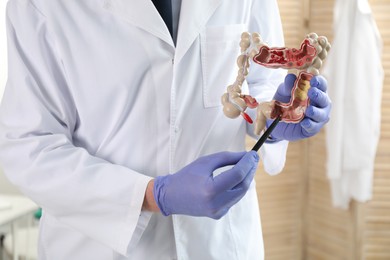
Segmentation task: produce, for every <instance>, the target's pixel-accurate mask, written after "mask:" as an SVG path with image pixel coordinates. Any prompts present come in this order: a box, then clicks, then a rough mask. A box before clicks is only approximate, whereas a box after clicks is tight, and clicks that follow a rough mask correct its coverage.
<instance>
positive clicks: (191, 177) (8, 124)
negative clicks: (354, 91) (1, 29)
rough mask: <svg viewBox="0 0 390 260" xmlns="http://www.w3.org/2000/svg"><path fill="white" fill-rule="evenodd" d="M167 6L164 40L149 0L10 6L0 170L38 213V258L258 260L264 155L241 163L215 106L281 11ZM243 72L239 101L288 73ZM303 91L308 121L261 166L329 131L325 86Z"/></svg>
mask: <svg viewBox="0 0 390 260" xmlns="http://www.w3.org/2000/svg"><path fill="white" fill-rule="evenodd" d="M179 2H180V1H179ZM172 3H173V8H172V10H173V26H172V28H171V33H172V35H171V33H170V31H169V29H168V27H170V26H168V27H167V26H166V25H165V23H164V21H163V19H162V18H161V16H160V15H159V12H158V11H157V9H156V8H155V6H154V5H153V3H152V1H149V0H104V1H103V0H102V1H97V0H90V1H60V0H50V1H49V0H10V1H9V3H8V9H7V24H8V43H9V78H8V82H7V87H6V90H5V93H4V98H3V101H2V105H1V110H0V160H1V164H2V166H3V168H4V171H5V173H6V174H7V176H8V177H9V179H10V180H11V181H12V182H13V183H14V184H15V185H17V186H18V187H19V188H20V190H21V191H22V192H23V193H25V194H26V195H28V196H29V197H31V198H32V199H33V200H34V201H35V202H37V203H38V204H39V205H40V206H42V207H43V217H42V220H41V223H40V238H39V259H40V260H69V259H72V260H85V259H94V260H108V259H116V260H119V259H140V260H144V259H148V260H166V259H180V260H187V259H188V260H189V259H191V260H194V259H195V260H197V259H199V260H200V259H202V260H204V259H221V260H222V259H224V260H225V259H237V260H242V259H262V258H263V242H262V235H261V225H260V218H259V212H258V206H257V205H258V204H257V197H256V190H255V186H254V182H253V181H252V179H253V175H254V172H255V170H256V167H257V163H258V160H259V157H258V155H257V154H256V153H254V152H248V153H246V152H237V151H243V150H244V148H245V146H244V138H245V135H246V133H247V132H249V133H251V132H252V130H251V129H250V127H249V126H248V125H246V124H245V123H244V121H243V120H239V119H237V120H231V119H228V118H226V117H225V116H224V115H223V113H222V109H221V104H220V96H221V95H222V94H223V92H224V90H225V88H226V86H227V84H228V83H229V82H232V80H233V79H232V76H233V75H235V74H236V65H235V58H236V57H237V54H238V51H239V48H238V42H239V40H240V34H241V33H242V32H243V31H257V32H260V33H261V35H262V37H263V38H264V39H265V40H266V41H267V42H268V43H269V44H270V45H273V46H277V45H280V46H283V45H284V44H283V39H282V30H281V24H280V18H279V13H278V8H277V4H276V1H275V0H243V1H231V0H210V1H194V0H182V1H181V3H178V2H177V1H172ZM180 5H181V6H180ZM179 10H180V21H178V20H179ZM252 68H253V70H252V71H251V72H250V75H249V76H248V86H245V88H246V89H248V91H249V92H250V94H251V95H252V96H256V97H257V98H258V100H266V99H267V100H268V99H270V98H272V96H273V95H274V93H275V90H276V88H277V84H279V83H280V82H282V81H283V77H284V75H283V72H281V71H278V70H268V69H265V68H261V67H260V66H252ZM288 78H289V77H287V78H286V82H285V83H284V84H281V86H280V88H279V90H278V93H277V95H276V97H277V98H280V99H283V98H288V96H289V90H290V89H291V81H289V80H288ZM312 86H313V88H312V90H311V92H310V93H309V96H310V97H311V99H312V106H311V107H310V109H308V114H307V118H306V119H305V120H304V121H303V122H302V123H301V124H297V125H288V124H280V125H279V127H278V129H276V130H275V132H274V139H275V140H276V141H275V142H273V143H271V142H270V143H268V144H266V145H265V147H264V148H263V149H262V151H261V153H260V156H261V159H262V161H263V164H264V167H265V170H266V171H267V172H269V173H271V174H275V173H278V172H280V171H281V170H282V168H283V166H284V162H285V152H286V149H287V141H286V140H295V139H300V138H304V137H309V136H312V135H314V134H315V133H317V132H318V131H319V130H320V128H321V127H322V126H323V124H324V123H325V122H326V121H327V120H328V115H329V107H330V106H329V100H328V98H327V95H326V93H325V90H326V83H325V81H324V79H323V78H321V77H317V78H315V79H314V80H313V81H312ZM282 139H284V140H282ZM220 151H226V152H220ZM227 151H230V152H227ZM226 165H234V167H233V168H231V169H226V168H225V169H220V170H218V171H219V172H222V173H220V174H219V175H216V176H214V177H213V172H214V170H216V169H218V168H221V167H223V166H226Z"/></svg>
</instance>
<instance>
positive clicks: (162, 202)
mask: <svg viewBox="0 0 390 260" xmlns="http://www.w3.org/2000/svg"><path fill="white" fill-rule="evenodd" d="M258 161H259V156H258V155H257V153H256V152H253V151H250V152H240V153H232V152H221V153H216V154H211V155H208V156H204V157H201V158H199V159H197V160H195V161H194V162H192V163H190V164H189V165H187V166H186V167H184V168H183V169H181V170H180V171H178V172H177V173H175V174H172V175H166V176H160V177H157V178H156V179H155V182H154V188H153V194H154V198H155V200H156V203H157V205H158V207H159V208H160V210H161V212H162V214H163V215H165V216H168V215H171V214H184V215H190V216H206V217H210V218H213V219H219V218H221V217H222V216H224V215H225V214H226V213H227V212H228V210H229V209H230V208H231V207H232V206H233V205H234V204H236V203H237V202H238V201H239V200H240V199H241V198H242V197H243V196H244V195H245V193H246V192H247V191H248V189H249V187H250V184H251V182H252V180H253V176H254V174H255V172H256V168H257V164H258ZM234 164H235V165H234ZM228 165H234V167H233V168H231V169H229V170H226V171H224V172H222V173H221V174H219V175H217V176H215V177H213V172H214V171H215V170H216V169H218V168H221V167H224V166H228Z"/></svg>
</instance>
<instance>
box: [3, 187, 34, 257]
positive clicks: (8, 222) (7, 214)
mask: <svg viewBox="0 0 390 260" xmlns="http://www.w3.org/2000/svg"><path fill="white" fill-rule="evenodd" d="M4 202H6V203H7V202H8V203H9V207H5V208H0V234H5V233H9V232H12V233H13V235H15V230H16V229H17V227H18V221H22V220H27V222H28V221H29V219H30V220H31V219H32V215H33V213H34V212H35V211H37V210H38V208H39V207H38V206H37V205H36V204H35V203H34V202H33V201H31V200H30V199H29V198H27V197H24V196H21V195H7V194H0V205H4V204H5V203H4ZM18 250H19V249H18V248H16V247H15V248H14V256H17V255H18V253H17V251H18Z"/></svg>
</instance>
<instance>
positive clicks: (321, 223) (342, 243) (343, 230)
mask: <svg viewBox="0 0 390 260" xmlns="http://www.w3.org/2000/svg"><path fill="white" fill-rule="evenodd" d="M344 1H346V2H348V1H349V0H344ZM357 2H359V1H357ZM360 2H362V1H360ZM368 2H369V3H370V5H371V8H372V12H373V15H374V18H375V20H376V23H377V25H378V28H379V31H380V34H381V36H382V41H383V47H384V48H383V55H382V65H383V67H384V71H385V80H384V85H383V93H382V107H381V137H380V141H379V146H378V149H377V154H376V158H375V170H374V181H373V199H372V200H371V201H369V202H367V203H357V202H352V203H351V205H350V207H349V209H348V210H343V209H337V208H334V207H333V206H332V199H331V190H330V185H329V180H328V178H327V175H326V145H325V131H326V129H325V131H322V132H321V133H320V134H319V135H318V136H316V137H314V138H310V139H308V140H305V141H299V142H295V143H290V146H289V149H288V158H287V163H286V168H285V170H284V171H283V172H282V173H281V174H280V175H278V176H274V177H271V176H267V174H265V173H263V172H261V171H259V172H258V174H257V175H256V178H257V190H258V197H259V204H260V211H261V217H262V225H263V235H264V243H265V255H266V258H265V259H267V260H272V259H351V260H352V259H367V260H368V259H390V0H370V1H368ZM278 3H279V8H280V12H281V16H282V21H283V27H284V33H285V41H286V46H289V47H293V46H296V47H298V46H299V45H300V43H301V41H302V39H303V37H302V36H303V35H306V34H307V33H309V32H316V33H318V34H319V35H326V36H327V37H328V38H329V40H330V42H332V41H333V14H334V13H333V11H334V9H333V7H334V4H335V1H334V0H278ZM351 29H352V28H351ZM357 55H358V54H357ZM349 76H351V77H353V75H349ZM367 87H370V86H367ZM362 105H364V101H362ZM252 144H253V142H252V141H251V140H248V147H252Z"/></svg>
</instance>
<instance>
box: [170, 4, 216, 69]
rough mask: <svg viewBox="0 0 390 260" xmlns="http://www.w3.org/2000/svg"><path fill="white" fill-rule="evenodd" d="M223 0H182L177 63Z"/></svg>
mask: <svg viewBox="0 0 390 260" xmlns="http://www.w3.org/2000/svg"><path fill="white" fill-rule="evenodd" d="M222 1H223V0H207V1H200V0H182V3H181V10H180V19H179V31H178V36H177V37H178V38H177V48H176V55H175V63H176V64H178V63H179V61H180V60H181V59H182V58H183V56H184V55H185V53H186V52H187V51H188V49H189V48H190V47H191V45H192V43H193V42H194V41H195V39H196V38H197V37H198V35H199V33H200V32H201V31H202V30H203V28H204V26H205V25H206V23H207V21H208V20H209V18H210V17H211V16H212V15H213V14H214V12H215V10H216V9H217V8H218V6H219V5H220V4H221V2H222Z"/></svg>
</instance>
